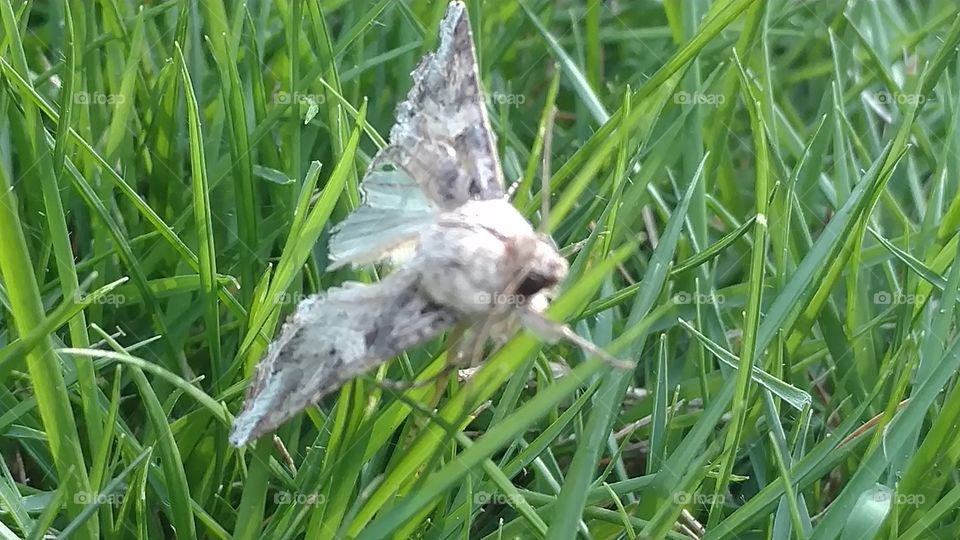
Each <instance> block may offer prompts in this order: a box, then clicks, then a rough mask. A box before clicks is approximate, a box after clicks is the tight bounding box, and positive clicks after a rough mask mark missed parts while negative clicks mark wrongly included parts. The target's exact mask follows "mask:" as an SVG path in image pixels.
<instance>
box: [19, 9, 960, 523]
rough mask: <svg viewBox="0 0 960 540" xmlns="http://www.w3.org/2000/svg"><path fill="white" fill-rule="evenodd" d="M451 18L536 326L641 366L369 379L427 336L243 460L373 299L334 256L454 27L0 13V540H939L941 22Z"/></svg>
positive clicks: (896, 12) (530, 359)
mask: <svg viewBox="0 0 960 540" xmlns="http://www.w3.org/2000/svg"><path fill="white" fill-rule="evenodd" d="M468 5H469V9H470V15H471V19H472V22H473V27H474V34H475V40H476V43H477V50H478V55H479V57H480V64H481V66H480V73H481V77H482V80H483V84H484V87H485V89H486V96H485V97H486V101H487V105H488V107H489V111H490V113H491V119H492V122H493V124H494V128H495V131H496V132H497V135H498V145H499V150H500V153H501V157H502V158H503V164H504V170H505V172H506V173H507V176H508V177H509V178H510V179H519V180H520V183H519V189H518V191H517V193H516V196H515V197H514V203H515V204H516V205H517V207H518V208H519V209H521V211H523V212H524V213H525V215H527V216H528V217H529V218H530V219H531V221H532V222H533V223H535V224H538V225H539V224H540V223H541V221H543V224H542V226H543V227H544V228H545V229H547V230H549V231H551V233H552V235H553V237H554V239H555V240H556V242H557V244H558V245H559V246H560V248H561V250H563V252H564V253H565V254H569V256H570V260H571V275H570V278H569V279H568V281H567V282H566V284H565V286H564V288H563V291H562V294H561V295H560V297H559V298H558V299H557V300H556V301H555V302H554V304H553V306H552V308H551V311H550V313H551V316H553V317H555V318H557V319H562V320H566V321H568V322H570V323H571V325H572V326H573V327H574V328H575V329H576V330H577V332H578V333H580V334H581V335H583V336H585V337H588V338H590V339H591V340H593V341H594V342H596V343H597V344H599V345H601V346H602V347H604V348H605V349H607V350H608V351H610V352H611V353H613V354H616V355H618V356H619V357H621V358H629V359H632V360H635V361H637V368H636V370H634V371H618V370H612V369H610V368H609V367H608V366H607V365H605V364H604V363H602V362H601V361H599V360H597V359H592V358H586V357H584V355H583V354H582V353H581V352H580V351H579V350H578V349H576V348H573V347H570V346H568V345H564V344H557V345H547V344H544V343H543V342H542V341H540V340H538V339H536V338H534V337H533V336H532V335H529V334H526V333H523V334H520V335H518V336H516V337H515V338H513V339H512V340H510V341H509V342H508V343H507V344H506V345H504V346H503V347H502V348H500V349H498V350H491V351H489V354H488V355H487V357H486V360H485V362H484V363H483V365H482V367H481V369H480V370H479V371H478V372H477V373H476V375H475V376H474V377H473V378H472V379H470V380H469V381H467V382H459V381H453V382H448V383H447V384H446V385H444V386H442V387H437V385H422V386H414V387H413V388H410V389H409V390H405V391H402V392H400V391H395V390H392V389H391V388H390V387H387V386H384V385H383V384H381V381H382V380H384V379H391V380H396V379H401V380H414V379H418V380H428V379H430V378H431V377H432V376H434V375H435V374H436V373H437V372H439V371H440V370H441V369H442V368H443V366H444V363H445V358H446V352H445V348H444V341H443V340H442V339H441V340H437V341H436V342H434V343H431V344H429V345H428V346H425V347H421V348H418V349H414V350H411V351H408V353H406V354H404V355H401V357H399V358H398V359H396V360H395V361H392V362H390V363H389V364H387V365H386V366H384V367H383V368H382V369H380V370H379V371H377V372H376V373H374V374H371V375H370V376H369V377H365V378H360V379H357V380H356V381H354V382H352V383H350V384H348V385H346V386H345V387H344V388H343V389H342V390H341V391H340V392H339V393H337V394H335V395H332V396H329V397H328V398H326V399H324V400H323V401H321V403H320V404H319V406H318V407H315V408H311V409H310V410H309V411H306V412H305V413H304V414H302V415H300V416H298V417H297V418H296V419H294V420H292V421H290V422H288V423H287V424H286V425H284V426H283V427H282V428H281V429H280V430H279V432H278V435H279V437H280V440H281V441H282V443H283V444H282V446H276V445H274V444H272V443H271V442H270V441H269V440H262V441H260V442H258V443H257V444H256V445H255V446H253V447H251V448H248V449H245V450H243V451H237V450H235V449H233V448H232V447H230V446H229V445H228V444H227V433H228V430H229V427H230V424H231V422H232V418H233V417H232V414H234V413H236V412H237V411H238V410H239V407H240V403H241V400H242V397H243V392H244V388H245V386H246V384H247V381H248V379H249V376H250V374H251V373H252V369H253V367H254V365H255V364H256V362H257V361H258V360H259V358H260V357H261V355H262V354H263V352H264V351H265V349H266V346H267V344H268V343H269V342H270V340H271V339H272V337H273V336H274V335H275V334H276V333H277V331H278V327H279V324H280V323H281V322H282V320H283V318H284V317H285V316H286V315H287V314H288V313H289V312H290V311H291V310H292V309H293V307H294V306H295V305H296V303H297V302H298V301H299V300H300V299H301V298H303V297H304V295H307V294H310V293H313V292H316V291H320V290H323V289H325V288H327V287H330V286H333V285H336V284H338V283H341V282H343V281H346V280H351V279H352V280H361V281H369V280H374V279H377V276H378V273H377V271H375V270H374V269H370V268H362V269H340V270H336V271H334V272H330V273H327V272H325V271H324V270H325V267H326V265H327V262H326V261H327V255H326V247H325V246H326V240H327V238H328V236H329V232H330V229H331V227H332V225H333V224H335V223H337V222H338V221H340V220H341V219H343V218H344V217H345V216H346V214H347V213H348V212H349V211H350V210H351V209H352V208H354V207H356V205H357V204H358V203H359V190H358V183H359V181H360V179H361V178H362V175H363V172H364V170H365V168H366V165H367V164H368V163H369V160H370V157H371V156H372V155H373V154H374V153H375V152H376V150H377V148H378V147H380V146H382V145H383V144H384V138H385V137H386V135H387V133H388V129H389V127H390V125H391V124H392V121H393V109H394V106H395V105H396V103H397V102H398V101H399V100H400V99H402V97H403V96H404V94H405V93H406V91H407V89H408V88H409V86H410V79H409V72H410V71H411V70H412V68H413V67H414V66H415V65H416V62H417V60H418V59H419V57H420V56H422V55H423V54H424V53H425V52H427V51H429V50H431V49H432V48H433V47H434V45H435V43H436V36H435V30H436V27H437V23H438V22H439V20H440V17H441V16H442V14H443V11H444V9H445V4H444V3H443V2H432V3H421V2H403V1H397V0H393V1H391V0H380V1H372V0H363V1H358V2H345V1H338V0H330V1H325V2H306V3H300V2H251V3H248V4H242V3H241V4H238V3H227V2H223V1H222V0H204V1H203V2H196V3H191V2H184V1H179V0H167V1H155V2H149V3H145V4H144V5H143V6H142V7H141V6H139V5H136V3H133V2H117V1H115V0H106V1H103V2H92V1H89V0H84V1H82V2H76V3H63V4H60V3H42V2H26V3H16V4H14V3H11V2H10V1H9V0H0V24H2V28H3V31H2V32H0V110H2V112H3V114H2V115H0V277H2V279H0V455H2V456H3V459H2V460H0V538H3V539H6V538H43V537H44V536H49V535H54V536H57V537H70V538H118V539H119V538H174V537H177V538H190V537H201V538H311V539H312V538H344V537H348V538H352V537H357V538H387V537H389V538H407V537H420V538H433V539H440V538H516V537H520V538H528V537H531V538H551V539H553V538H688V537H691V536H694V537H703V538H709V539H721V538H817V539H826V538H831V539H832V538H843V539H846V538H858V539H859V538H871V537H877V538H904V539H912V538H916V539H926V538H957V537H960V513H958V508H960V477H958V476H957V474H956V470H957V466H958V462H960V437H957V435H956V429H955V419H956V418H957V417H958V416H960V384H958V378H957V377H956V371H957V369H958V368H960V341H958V339H957V333H956V331H955V326H956V321H957V310H956V308H955V305H956V301H957V298H958V290H960V249H958V245H960V244H958V236H957V230H958V228H960V129H958V128H960V120H958V118H960V116H958V113H957V111H958V110H960V89H958V88H957V78H956V74H957V73H958V72H960V61H958V58H957V46H958V45H960V8H958V7H957V6H956V5H955V3H954V2H952V1H950V0H930V1H925V2H921V1H917V0H904V1H899V2H895V1H893V0H880V1H876V2H836V1H832V0H811V1H806V2H794V1H790V0H766V1H764V0H730V1H724V2H710V1H707V0H690V1H683V2H673V1H670V2H653V1H647V0H640V1H636V2H600V1H598V0H583V1H578V2H559V3H558V2H549V1H547V0H525V1H524V2H522V3H520V2H518V1H514V0H511V1H507V2H493V1H490V0H487V1H485V2H475V1H471V2H469V3H468ZM554 105H555V106H556V110H557V113H556V115H555V118H556V121H555V127H554V128H553V131H552V141H549V142H550V144H546V143H547V142H548V141H545V135H546V133H547V125H548V123H549V122H550V120H551V118H552V117H553V116H554V115H553V114H552V113H551V108H552V107H553V106H554ZM547 151H549V152H550V155H549V156H550V160H549V161H550V162H551V163H552V167H551V171H552V172H551V174H550V178H549V182H544V181H543V179H542V178H541V176H542V170H541V168H540V164H541V162H542V156H543V153H544V152H547ZM543 186H549V190H548V191H549V193H547V194H545V193H543V191H544V190H543ZM547 196H548V197H549V207H550V213H549V215H548V216H545V215H543V214H542V213H541V209H542V208H543V207H544V205H543V199H544V197H547ZM558 362H559V363H566V364H568V365H569V367H570V370H569V372H567V373H565V374H563V375H559V374H558V373H557V372H556V371H555V370H554V369H553V366H554V365H555V364H556V363H558Z"/></svg>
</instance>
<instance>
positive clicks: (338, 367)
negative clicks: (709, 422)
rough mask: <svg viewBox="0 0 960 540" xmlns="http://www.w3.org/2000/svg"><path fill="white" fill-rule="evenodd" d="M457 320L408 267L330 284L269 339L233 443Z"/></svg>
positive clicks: (243, 442)
mask: <svg viewBox="0 0 960 540" xmlns="http://www.w3.org/2000/svg"><path fill="white" fill-rule="evenodd" d="M456 321H457V315H456V313H455V312H454V311H452V310H450V309H449V308H445V307H442V306H439V305H437V304H435V303H433V302H431V301H430V300H429V299H428V297H427V296H426V295H425V294H424V293H423V291H422V290H421V289H420V286H419V284H418V283H417V276H416V274H415V273H413V272H409V271H404V270H402V269H401V270H398V271H397V272H394V273H393V274H391V275H389V276H388V277H387V278H386V279H384V280H383V281H380V282H378V283H374V284H369V285H367V284H351V285H349V286H345V287H339V288H334V289H330V290H329V291H326V292H325V293H323V294H318V295H314V296H311V297H310V298H308V299H306V300H304V301H303V302H301V304H300V305H299V306H298V307H297V311H296V312H295V313H294V315H293V316H292V317H291V318H290V319H289V320H288V321H287V322H286V323H285V324H284V326H283V330H282V331H281V334H280V337H279V338H278V339H277V340H276V341H274V342H273V343H271V344H270V347H269V349H268V351H267V354H266V356H265V357H264V358H263V359H262V360H261V361H260V363H259V365H258V366H257V372H256V375H255V377H254V381H253V383H252V384H251V386H250V388H249V390H248V392H247V397H246V400H245V402H244V406H243V410H242V411H241V413H240V414H239V415H238V416H237V417H236V419H235V420H234V424H233V430H232V432H231V434H230V443H231V444H233V445H234V446H237V447H239V446H243V445H246V444H247V443H249V442H250V441H252V440H254V439H256V438H257V437H260V436H261V435H263V434H265V433H268V432H270V431H272V430H274V429H276V428H277V427H278V426H280V424H282V423H283V422H285V421H286V420H288V419H289V418H291V417H293V416H294V415H296V414H297V413H299V412H300V411H302V410H303V409H305V408H307V407H308V406H310V405H311V404H313V403H315V402H316V401H317V400H319V399H320V398H321V397H322V396H324V395H326V394H328V393H330V392H332V391H334V390H336V389H337V388H339V387H340V386H341V385H343V384H344V383H345V382H347V381H348V380H350V379H352V378H353V377H355V376H357V375H360V374H363V373H366V372H368V371H370V370H372V369H373V368H375V367H376V366H378V365H380V364H382V363H383V362H385V361H386V360H388V359H390V358H391V357H393V356H394V355H396V354H398V353H400V352H401V351H403V350H405V349H408V348H410V347H413V346H415V345H418V344H421V343H423V342H425V341H428V340H429V339H431V338H433V337H435V336H437V335H439V334H440V333H441V332H443V331H444V330H446V329H447V328H449V327H451V326H452V325H453V324H455V323H456Z"/></svg>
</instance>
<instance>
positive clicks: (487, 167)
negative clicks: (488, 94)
mask: <svg viewBox="0 0 960 540" xmlns="http://www.w3.org/2000/svg"><path fill="white" fill-rule="evenodd" d="M412 77H413V88H411V89H410V92H409V93H408V94H407V99H406V100H405V101H403V102H402V103H400V104H399V105H398V106H397V120H396V123H395V124H394V126H393V128H392V129H391V131H390V144H389V145H388V146H387V147H386V148H384V149H383V150H381V151H380V152H379V153H377V155H376V156H375V157H374V159H373V163H371V166H370V169H369V170H368V171H367V174H366V175H365V176H364V178H363V181H362V182H361V185H360V189H361V192H362V193H363V196H364V198H363V204H362V205H361V206H360V207H359V208H358V209H357V210H355V211H354V212H353V213H352V214H351V215H350V216H348V217H347V219H346V220H345V221H344V222H343V223H341V224H340V225H338V226H337V228H336V229H335V230H334V231H333V236H332V238H331V241H330V259H331V261H332V264H333V267H338V266H342V265H344V264H349V263H353V264H365V263H371V262H377V261H379V260H381V259H382V258H384V256H385V255H386V254H388V253H389V252H390V251H391V250H394V249H396V248H397V246H402V245H403V244H407V243H411V242H413V243H415V242H416V239H417V238H418V235H419V232H420V231H422V230H423V229H424V228H425V227H427V226H429V225H430V224H431V223H432V222H433V219H434V218H435V217H436V215H437V213H438V212H441V211H446V210H452V209H454V208H456V207H458V206H460V205H462V204H463V203H465V202H467V201H468V200H483V199H495V198H501V197H503V196H504V189H503V173H502V171H501V170H500V159H499V157H498V156H497V150H496V144H495V143H494V135H493V131H492V130H491V129H490V121H489V119H488V118H487V110H486V108H485V105H484V102H483V92H482V90H481V89H480V81H479V75H478V73H477V57H476V53H475V51H474V47H473V36H472V34H471V32H470V21H469V19H468V17H467V10H466V7H465V6H464V5H463V3H462V2H451V3H450V5H449V7H448V8H447V13H446V15H445V16H444V18H443V22H442V23H441V24H440V35H439V45H438V47H437V50H436V51H435V52H433V53H430V54H428V55H426V56H425V57H424V58H423V59H422V60H421V61H420V64H419V65H418V66H417V68H416V69H415V70H414V72H413V74H412Z"/></svg>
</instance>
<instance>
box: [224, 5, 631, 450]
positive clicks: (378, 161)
mask: <svg viewBox="0 0 960 540" xmlns="http://www.w3.org/2000/svg"><path fill="white" fill-rule="evenodd" d="M412 78H413V87H412V89H411V90H410V92H409V93H408V95H407V97H406V100H405V101H403V102H402V103H400V105H399V106H398V107H397V112H396V123H395V125H394V126H393V128H392V129H391V130H390V144H389V145H388V146H386V147H385V148H384V149H383V150H381V151H380V152H378V153H377V154H376V156H374V158H373V161H372V163H371V165H370V168H369V169H368V171H367V173H366V174H365V176H364V178H363V180H362V182H361V190H362V192H363V195H364V197H363V203H362V204H361V205H360V207H358V208H357V209H356V210H355V211H353V212H352V213H351V214H350V215H349V216H348V217H347V218H346V219H345V220H344V221H343V222H341V223H340V224H338V225H337V226H336V227H335V228H334V230H333V234H332V235H331V240H330V245H329V252H330V259H331V265H330V268H336V267H339V266H342V265H347V264H353V265H362V264H370V263H376V262H382V261H384V260H392V261H393V262H394V263H395V268H394V270H393V271H392V272H391V273H390V274H389V275H387V276H386V277H385V278H384V279H383V280H381V281H379V282H376V283H372V284H360V283H347V284H345V285H343V286H341V287H337V288H332V289H329V290H327V291H325V292H324V293H321V294H317V295H313V296H311V297H309V298H307V299H306V300H304V301H303V302H301V303H300V305H298V306H297V309H296V311H295V313H294V314H293V315H292V316H291V317H290V319H289V320H287V322H286V323H285V324H284V325H283V328H282V330H281V332H280V336H279V338H277V339H276V341H274V342H273V343H271V344H270V346H269V348H268V350H267V353H266V355H265V356H264V358H263V359H262V360H261V361H260V363H259V364H258V366H257V369H256V374H255V375H254V380H253V383H252V384H251V385H250V387H249V389H248V392H247V396H246V400H245V403H244V406H243V410H242V412H241V413H240V414H239V415H238V416H237V417H236V420H235V421H234V424H233V430H232V432H231V434H230V442H231V444H233V445H234V446H237V447H239V446H243V445H246V444H247V443H249V442H250V441H252V440H254V439H256V438H258V437H260V436H261V435H263V434H265V433H268V432H270V431H273V430H274V429H276V428H277V427H278V426H280V425H281V424H282V423H283V422H285V421H286V420H288V419H289V418H291V417H292V416H294V415H295V414H297V413H299V412H300V411H302V410H303V409H305V408H306V407H308V406H310V405H311V404H313V403H315V402H316V401H318V400H319V399H320V398H321V397H323V396H324V395H326V394H328V393H330V392H332V391H334V390H336V389H338V388H340V386H342V385H343V384H344V383H345V382H347V381H349V380H350V379H352V378H354V377H356V376H358V375H361V374H363V373H366V372H369V371H371V370H372V369H374V368H376V367H377V366H379V365H381V364H383V363H384V362H386V361H387V360H389V359H390V358H392V357H393V356H395V355H397V354H399V353H400V352H402V351H404V350H406V349H409V348H411V347H414V346H416V345H419V344H422V343H424V342H426V341H429V340H430V339H432V338H435V337H437V336H439V335H440V334H442V333H443V332H444V331H445V330H448V329H450V328H452V327H454V326H455V325H457V324H462V323H465V324H471V323H477V322H479V321H494V323H498V322H510V321H514V322H515V321H519V322H520V323H522V324H523V325H524V326H526V327H527V328H529V329H531V330H534V331H535V332H537V333H538V334H540V335H542V336H544V337H546V338H548V339H551V340H555V339H559V338H566V339H569V340H571V341H573V342H574V343H576V344H578V345H580V346H581V347H583V348H584V349H586V350H588V351H589V352H592V353H594V354H597V355H600V356H602V357H604V358H610V357H609V355H606V354H605V353H603V352H602V351H601V350H599V349H598V348H597V347H596V346H595V345H593V344H592V343H590V342H589V341H587V340H585V339H583V338H580V337H579V336H577V335H576V334H575V333H573V331H572V330H570V329H569V328H568V327H566V326H563V325H560V324H558V323H555V322H553V321H551V320H549V319H547V318H546V317H545V316H543V315H542V314H541V311H542V310H543V309H544V308H545V307H546V306H547V304H548V295H549V292H550V291H551V290H552V289H553V288H554V287H556V286H557V285H559V284H560V283H561V282H562V281H563V279H564V278H565V277H566V274H567V270H568V263H567V261H566V259H564V258H563V257H562V256H561V255H560V253H558V251H557V249H556V248H555V247H554V244H553V243H552V241H551V240H550V238H549V237H547V236H544V235H541V234H539V233H537V232H536V231H535V230H534V228H533V226H532V225H531V224H530V223H529V222H528V221H527V220H526V219H525V218H524V217H523V216H522V215H521V214H520V213H519V212H518V211H517V210H516V209H515V208H514V207H513V206H512V205H511V204H510V202H509V201H508V200H507V198H506V193H505V190H504V178H503V172H502V171H501V168H500V159H499V157H498V156H497V150H496V145H495V142H494V135H493V130H492V129H491V128H490V121H489V119H488V118H487V112H486V109H485V105H484V100H483V93H482V90H481V87H480V81H479V75H478V72H477V58H476V52H475V51H474V47H473V37H472V35H471V31H470V21H469V20H468V17H467V10H466V7H465V6H464V4H463V3H462V2H459V1H455V2H451V3H450V4H449V6H448V8H447V11H446V14H445V15H444V18H443V20H442V22H441V24H440V31H439V44H438V47H437V49H436V51H435V52H433V53H430V54H427V55H426V56H425V57H424V58H423V59H422V60H421V61H420V63H419V65H418V66H417V68H416V69H415V70H414V71H413V73H412ZM614 361H615V360H614Z"/></svg>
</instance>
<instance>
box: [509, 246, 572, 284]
mask: <svg viewBox="0 0 960 540" xmlns="http://www.w3.org/2000/svg"><path fill="white" fill-rule="evenodd" d="M525 240H526V242H524V243H525V244H526V246H524V247H525V248H526V249H525V250H524V251H527V253H528V255H527V256H525V257H523V259H524V264H523V268H522V270H521V272H522V274H521V276H520V281H519V285H517V294H520V295H523V296H524V297H531V296H533V295H535V294H537V293H539V292H542V291H549V290H550V289H553V288H554V287H556V286H557V285H559V284H560V283H561V282H562V281H563V280H564V278H566V277H567V270H568V269H569V264H568V263H567V260H566V259H564V258H563V256H561V255H560V253H559V252H558V251H557V248H556V247H555V245H554V243H553V240H552V239H551V238H550V237H548V236H543V235H536V236H532V237H528V238H527V239H525Z"/></svg>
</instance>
